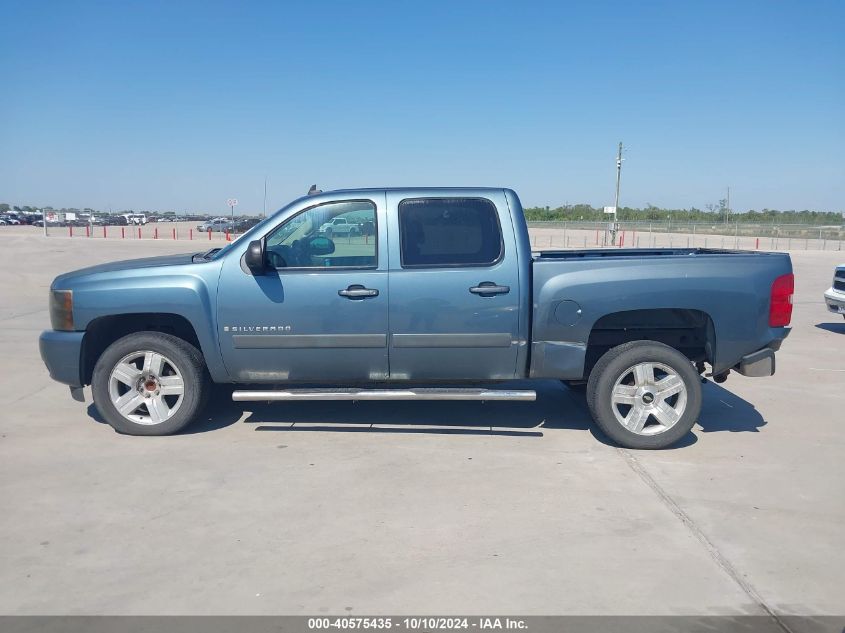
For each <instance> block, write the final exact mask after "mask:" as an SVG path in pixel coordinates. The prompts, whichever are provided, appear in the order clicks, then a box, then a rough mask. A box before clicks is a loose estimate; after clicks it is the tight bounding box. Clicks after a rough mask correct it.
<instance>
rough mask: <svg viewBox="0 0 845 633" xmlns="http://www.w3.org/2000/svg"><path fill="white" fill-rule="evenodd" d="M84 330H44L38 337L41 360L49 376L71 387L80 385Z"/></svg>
mask: <svg viewBox="0 0 845 633" xmlns="http://www.w3.org/2000/svg"><path fill="white" fill-rule="evenodd" d="M84 338H85V332H58V331H56V330H45V331H44V332H42V333H41V336H40V338H39V339H38V348H39V350H40V351H41V360H43V361H44V364H45V365H47V370H48V371H49V372H50V378H52V379H53V380H56V381H58V382H60V383H63V384H65V385H70V386H71V387H81V386H82V371H81V369H82V341H83V339H84Z"/></svg>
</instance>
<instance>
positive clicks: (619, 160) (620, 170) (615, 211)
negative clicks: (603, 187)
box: [610, 141, 622, 246]
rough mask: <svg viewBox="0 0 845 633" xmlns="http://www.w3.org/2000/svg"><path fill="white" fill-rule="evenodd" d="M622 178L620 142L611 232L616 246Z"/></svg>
mask: <svg viewBox="0 0 845 633" xmlns="http://www.w3.org/2000/svg"><path fill="white" fill-rule="evenodd" d="M621 178H622V142H621V141H620V142H619V152H618V153H617V154H616V202H615V203H614V204H613V228H612V229H611V230H610V243H611V245H612V246H616V229H617V226H618V225H617V222H616V220H617V213H619V181H620V180H621Z"/></svg>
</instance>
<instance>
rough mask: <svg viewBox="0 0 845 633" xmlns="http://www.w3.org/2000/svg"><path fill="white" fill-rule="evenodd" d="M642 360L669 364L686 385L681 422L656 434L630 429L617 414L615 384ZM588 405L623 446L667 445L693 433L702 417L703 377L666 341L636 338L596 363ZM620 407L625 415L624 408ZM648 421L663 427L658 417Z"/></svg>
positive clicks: (604, 427) (589, 390)
mask: <svg viewBox="0 0 845 633" xmlns="http://www.w3.org/2000/svg"><path fill="white" fill-rule="evenodd" d="M639 363H658V364H660V365H664V366H666V367H668V368H669V369H671V370H672V371H673V372H674V373H675V374H676V375H677V376H678V377H679V378H680V379H681V381H682V382H683V386H684V388H685V394H686V406H685V408H684V410H683V413H682V414H681V416H680V418H679V419H678V421H677V422H675V423H674V424H672V425H671V426H669V427H668V428H667V429H666V430H664V431H662V432H656V433H654V434H652V435H645V434H640V433H635V432H633V431H631V430H629V429H628V428H626V427H625V426H624V425H623V424H622V423H621V422H620V421H619V420H618V419H617V416H616V415H615V413H614V406H615V405H614V404H613V401H612V394H613V389H614V385H615V384H616V381H617V380H620V379H621V378H624V377H625V376H626V375H627V374H628V373H629V370H630V369H631V368H632V367H634V366H636V365H637V364H639ZM647 395H648V394H646V396H647ZM646 396H644V397H646ZM652 400H654V398H653V396H652ZM655 402H656V401H655ZM667 402H668V400H667ZM676 402H677V400H676ZM587 404H588V406H589V409H590V413H591V414H592V416H593V420H595V422H596V424H597V425H598V426H599V428H600V429H601V430H602V431H603V432H604V433H605V435H607V436H608V437H609V438H610V439H612V440H613V441H614V442H616V443H617V444H619V445H620V446H624V447H626V448H634V449H657V448H666V447H668V446H671V445H672V444H674V443H675V442H677V441H679V440H680V439H681V438H682V437H684V436H685V435H686V434H687V433H689V431H690V429H692V426H693V424H695V422H696V420H698V415H699V413H700V412H701V378H700V376H699V375H698V372H697V371H696V370H695V368H694V367H693V365H692V362H691V361H690V360H689V359H688V358H687V357H686V356H684V355H683V354H681V353H680V352H679V351H678V350H676V349H674V348H672V347H669V346H668V345H664V344H663V343H656V342H653V341H633V342H631V343H625V344H623V345H619V346H618V347H614V348H613V349H611V350H609V351H608V352H607V353H605V354H604V356H602V357H601V358H600V359H599V361H598V362H597V363H596V365H595V367H594V368H593V371H592V373H591V374H590V379H589V381H588V382H587ZM616 410H617V411H619V412H620V415H622V413H621V410H620V409H616ZM648 421H649V422H650V423H651V428H659V426H658V425H657V424H656V422H657V418H655V417H652V416H649V417H648ZM645 428H649V426H646V427H645Z"/></svg>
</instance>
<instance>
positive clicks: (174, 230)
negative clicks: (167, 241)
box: [173, 229, 176, 240]
mask: <svg viewBox="0 0 845 633" xmlns="http://www.w3.org/2000/svg"><path fill="white" fill-rule="evenodd" d="M173 239H174V240H175V239H176V229H173Z"/></svg>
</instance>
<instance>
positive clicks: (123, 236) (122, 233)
mask: <svg viewBox="0 0 845 633" xmlns="http://www.w3.org/2000/svg"><path fill="white" fill-rule="evenodd" d="M120 239H122V240H125V239H126V227H125V226H121V227H120Z"/></svg>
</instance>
